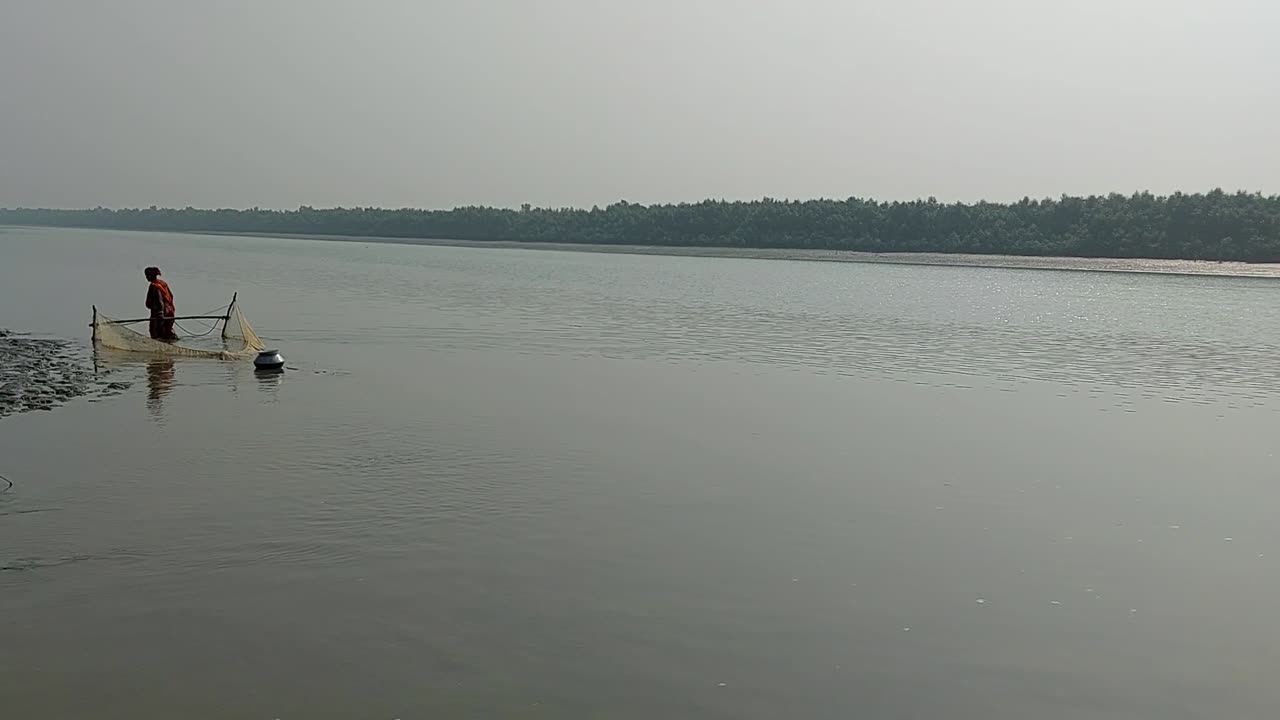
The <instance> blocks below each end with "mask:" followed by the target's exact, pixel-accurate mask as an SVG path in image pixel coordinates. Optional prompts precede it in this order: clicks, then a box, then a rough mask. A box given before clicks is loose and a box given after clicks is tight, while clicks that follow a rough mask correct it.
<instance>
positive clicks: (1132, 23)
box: [0, 0, 1280, 207]
mask: <svg viewBox="0 0 1280 720" xmlns="http://www.w3.org/2000/svg"><path fill="white" fill-rule="evenodd" d="M1215 186H1221V187H1223V188H1226V189H1229V190H1234V189H1247V190H1261V191H1263V192H1266V193H1269V194H1270V193H1278V192H1280V2H1276V1H1275V0H1194V1H1192V0H1051V1H1047V0H875V1H871V0H790V1H789V2H782V1H777V2H775V1H771V0H627V1H625V2H624V1H623V0H366V1H365V2H355V1H354V0H351V1H349V2H339V1H338V0H297V1H286V0H221V1H220V0H203V1H201V2H196V1H194V0H0V206H9V207H12V206H18V205H24V206H57V207H82V206H95V205H106V206H146V205H152V204H156V205H161V206H185V205H195V206H201V207H209V206H218V207H223V206H232V207H248V206H253V205H259V206H263V207H296V206H298V205H302V204H307V205H314V206H331V205H347V206H351V205H381V206H397V207H398V206H418V207H452V206H455V205H465V204H485V205H507V206H513V205H518V204H519V203H522V202H531V203H534V204H535V205H555V206H562V205H582V206H590V205H592V204H595V203H598V204H601V205H604V204H606V203H609V202H613V201H616V200H618V199H626V200H629V201H632V202H642V203H652V202H676V201H682V200H699V199H703V198H707V197H715V198H728V199H745V198H757V197H761V196H765V195H769V196H772V197H785V198H809V197H817V196H825V197H847V196H849V195H859V196H872V197H876V198H880V199H908V198H916V197H925V196H929V195H934V196H937V197H938V198H939V199H944V200H976V199H990V200H1009V199H1016V198H1020V197H1022V196H1024V195H1030V196H1032V197H1040V196H1046V195H1055V196H1056V195H1058V194H1061V193H1072V194H1089V193H1105V192H1109V191H1120V192H1131V191H1133V190H1138V189H1150V190H1152V191H1155V192H1169V191H1173V190H1178V189H1181V190H1187V191H1196V190H1207V189H1211V188H1213V187H1215Z"/></svg>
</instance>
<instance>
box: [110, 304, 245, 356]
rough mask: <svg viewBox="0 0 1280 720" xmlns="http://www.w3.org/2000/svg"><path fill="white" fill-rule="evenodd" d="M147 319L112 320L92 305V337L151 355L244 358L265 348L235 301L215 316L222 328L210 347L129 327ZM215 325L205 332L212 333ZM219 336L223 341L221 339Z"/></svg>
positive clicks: (120, 348) (116, 348)
mask: <svg viewBox="0 0 1280 720" xmlns="http://www.w3.org/2000/svg"><path fill="white" fill-rule="evenodd" d="M146 322H147V321H146V320H113V319H112V318H109V317H107V316H106V315H103V314H102V313H100V312H98V309H97V308H94V309H93V341H94V343H95V344H96V345H98V346H99V347H104V348H110V349H112V350H123V351H126V352H136V353H148V354H151V355H180V356H183V357H193V358H209V359H213V360H241V359H245V358H251V357H253V356H255V355H257V354H258V352H259V351H260V350H263V349H265V347H266V346H265V345H263V343H262V338H259V337H258V334H257V333H255V332H254V331H253V327H252V326H250V325H249V321H248V320H246V319H245V317H244V314H243V313H241V312H240V305H239V304H238V303H236V302H234V301H233V302H232V303H231V305H230V306H229V307H228V308H227V314H226V316H224V317H220V318H218V319H217V320H215V323H216V324H221V326H222V332H221V335H220V337H219V338H218V339H217V340H212V341H211V342H209V343H208V345H209V346H208V347H201V346H197V345H196V344H195V343H194V342H193V341H192V340H186V339H183V338H179V339H178V340H177V341H175V342H165V341H163V340H153V339H152V338H151V336H150V335H146V334H143V333H140V332H138V331H136V330H133V329H132V328H130V327H129V326H130V325H140V326H141V327H143V328H145V327H146ZM217 329H218V328H217V327H216V325H215V326H214V327H212V328H210V329H209V332H208V333H205V335H212V334H213V331H214V330H217ZM219 340H220V342H218V341H219Z"/></svg>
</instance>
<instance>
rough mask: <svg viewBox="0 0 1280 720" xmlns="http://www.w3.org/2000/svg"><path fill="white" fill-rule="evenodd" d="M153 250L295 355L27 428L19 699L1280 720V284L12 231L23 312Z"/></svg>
mask: <svg viewBox="0 0 1280 720" xmlns="http://www.w3.org/2000/svg"><path fill="white" fill-rule="evenodd" d="M151 264H156V265H159V266H161V267H162V268H163V269H164V271H165V275H166V277H168V278H169V280H170V282H171V283H172V284H173V286H174V290H175V293H176V295H177V302H178V306H179V310H180V311H182V312H200V311H203V310H207V309H211V308H216V307H218V306H220V305H225V304H226V302H227V301H228V300H229V299H230V295H231V293H232V292H234V291H237V290H238V291H239V292H240V294H241V299H242V304H243V307H244V310H245V312H246V314H247V316H248V317H249V319H250V320H251V321H252V322H253V323H254V324H255V326H256V328H257V329H258V331H259V333H260V334H262V335H263V336H264V337H266V338H268V342H270V343H271V344H273V345H276V346H278V347H279V348H280V349H281V351H282V352H283V353H284V355H285V356H286V357H287V358H288V359H289V361H290V364H291V368H292V369H291V370H290V371H289V372H288V373H286V374H285V375H283V376H271V377H267V378H258V377H255V376H254V374H253V373H252V371H251V370H250V369H249V368H248V367H246V366H241V365H229V364H223V363H218V362H206V361H181V360H180V361H177V362H152V363H146V362H138V361H127V360H121V359H120V358H101V359H100V362H101V364H102V368H103V371H104V372H110V373H111V374H112V375H113V377H115V378H116V379H120V380H124V381H128V382H132V383H134V385H133V387H132V388H131V389H130V390H129V391H128V392H126V393H125V394H123V395H121V396H119V397H115V398H111V399H108V400H105V401H102V402H97V403H90V402H88V401H83V400H82V401H79V402H76V403H74V404H73V405H71V406H69V407H66V408H63V409H61V410H58V411H56V412H53V413H38V414H30V415H22V416H16V417H12V418H9V419H7V420H4V421H0V473H3V474H5V475H7V476H8V477H10V478H11V479H12V480H13V481H14V482H15V487H14V488H13V489H12V490H10V491H8V492H5V493H0V708H3V712H2V713H0V714H2V715H3V716H4V717H14V718H19V717H23V718H25V717H31V718H36V717H38V718H81V717H99V718H149V717H185V718H282V719H289V718H350V717H363V718H387V719H390V718H428V717H432V718H434V717H483V718H495V717H523V718H536V717H546V718H563V717H592V718H644V719H646V720H648V719H650V718H656V717H689V718H779V717H802V718H850V717H858V718H932V717H947V718H963V719H968V718H973V719H979V718H981V719H983V720H989V719H991V718H1011V719H1013V718H1018V719H1022V718H1080V717H1088V718H1161V719H1164V718H1206V717H1215V718H1217V717H1230V718H1272V717H1275V716H1276V715H1277V713H1280V686H1278V685H1277V683H1276V682H1275V676H1276V673H1277V671H1280V629H1277V624H1276V622H1275V617H1276V608H1277V607H1278V606H1280V575H1278V574H1277V569H1278V568H1277V564H1278V563H1280V523H1277V522H1276V508H1277V507H1280V489H1278V488H1277V487H1276V482H1277V474H1278V473H1277V461H1276V457H1275V452H1274V448H1275V444H1276V441H1275V438H1276V437H1277V436H1278V435H1280V415H1278V414H1277V412H1276V411H1277V408H1280V404H1278V403H1277V402H1276V400H1275V391H1276V388H1277V387H1280V385H1278V383H1280V303H1278V302H1277V300H1278V299H1280V295H1277V293H1280V285H1277V284H1275V283H1274V282H1272V281H1267V280H1260V279H1241V278H1221V277H1176V276H1157V275H1129V274H1109V273H1047V272H1035V271H1026V270H999V269H983V268H946V267H897V266H887V265H857V264H835V263H831V264H824V263H799V262H783V261H759V260H735V259H723V258H697V257H659V256H629V255H613V254H595V253H561V252H544V251H538V250H520V249H502V250H477V249H470V248H448V247H428V246H401V245H388V244H376V243H370V244H364V243H359V242H354V243H340V242H321V241H304V240H264V239H253V238H237V237H198V236H184V235H165V234H129V233H113V232H94V231H70V230H14V229H11V230H7V231H4V232H3V233H0V326H7V327H11V328H14V329H23V330H37V331H41V332H45V333H48V334H51V335H56V336H68V337H86V336H87V332H88V329H87V328H86V327H85V325H86V324H87V323H88V321H89V317H90V316H89V306H90V305H91V304H93V303H97V304H98V306H99V307H100V308H102V309H103V310H104V311H105V312H108V313H109V314H113V315H116V316H125V315H144V314H145V312H143V308H142V307H141V305H142V300H143V296H144V291H145V286H144V281H143V279H142V272H141V269H142V268H143V267H144V266H146V265H151ZM190 329H192V330H199V329H200V328H199V327H198V326H195V327H192V328H190Z"/></svg>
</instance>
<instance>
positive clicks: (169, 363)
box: [147, 358, 175, 420]
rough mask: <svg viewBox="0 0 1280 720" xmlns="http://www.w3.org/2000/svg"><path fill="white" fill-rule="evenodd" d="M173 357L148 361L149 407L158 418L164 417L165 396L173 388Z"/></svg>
mask: <svg viewBox="0 0 1280 720" xmlns="http://www.w3.org/2000/svg"><path fill="white" fill-rule="evenodd" d="M174 368H175V365H174V362H173V359H172V358H167V359H156V360H149V361H148V362H147V409H148V410H150V411H151V414H152V415H153V416H155V418H156V419H157V420H159V419H162V418H163V417H164V398H165V396H166V395H168V394H169V392H170V391H172V390H173V376H174Z"/></svg>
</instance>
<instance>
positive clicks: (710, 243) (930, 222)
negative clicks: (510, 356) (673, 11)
mask: <svg viewBox="0 0 1280 720" xmlns="http://www.w3.org/2000/svg"><path fill="white" fill-rule="evenodd" d="M0 224H9V225H51V226H62V227H84V228H109V229H121V230H169V231H215V232H232V233H294V234H311V235H343V236H373V237H394V238H431V239H446V240H516V241H525V242H567V243H598V244H634V245H666V246H704V247H742V248H804V249H824V250H861V251H870V252H940V253H988V254H1009V255H1060V256H1070V257H1117V258H1180V259H1197V260H1244V261H1250V262H1275V261H1280V197H1277V196H1269V197H1268V196H1264V195H1261V194H1258V193H1234V194H1228V193H1224V192H1222V191H1221V190H1214V191H1213V192H1210V193H1205V194H1194V195H1184V194H1182V193H1175V194H1173V195H1170V196H1155V195H1152V194H1150V193H1137V194H1134V195H1130V196H1125V195H1119V194H1112V195H1107V196H1091V197H1065V196H1064V197H1062V198H1060V199H1056V200H1052V199H1046V200H1031V199H1023V200H1021V201H1019V202H1015V203H1008V204H1004V203H988V202H979V203H974V204H965V203H950V204H948V203H940V202H938V201H936V200H934V199H932V198H930V199H928V200H916V201H912V202H891V203H885V202H876V201H873V200H863V199H859V198H849V199H848V200H808V201H803V202H801V201H782V200H772V199H768V198H766V199H764V200H759V201H753V202H721V201H712V200H708V201H704V202H700V203H693V204H687V203H682V204H679V205H649V206H645V205H636V204H632V203H628V202H619V203H616V204H613V205H610V206H608V207H606V208H592V209H590V210H580V209H572V208H568V209H544V208H534V207H530V206H528V205H525V206H524V207H522V208H521V209H519V210H508V209H501V208H488V207H462V208H457V209H454V210H411V209H402V210H384V209H377V208H350V209H347V208H334V209H315V208H311V207H301V208H299V209H297V210H288V211H278V210H261V209H258V208H254V209H252V210H199V209H195V208H186V209H182V210H169V209H163V208H159V209H158V208H155V207H151V208H149V209H136V210H108V209H104V208H97V209H94V210H41V209H26V208H19V209H12V210H4V209H0Z"/></svg>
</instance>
